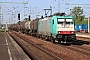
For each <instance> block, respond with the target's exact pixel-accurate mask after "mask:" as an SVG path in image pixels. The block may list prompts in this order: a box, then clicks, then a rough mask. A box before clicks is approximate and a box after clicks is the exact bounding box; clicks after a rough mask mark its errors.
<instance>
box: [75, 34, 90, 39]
mask: <svg viewBox="0 0 90 60" xmlns="http://www.w3.org/2000/svg"><path fill="white" fill-rule="evenodd" d="M76 36H79V37H87V38H90V33H76Z"/></svg>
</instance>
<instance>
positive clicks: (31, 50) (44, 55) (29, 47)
mask: <svg viewBox="0 0 90 60" xmlns="http://www.w3.org/2000/svg"><path fill="white" fill-rule="evenodd" d="M10 35H11V36H12V37H13V38H14V39H15V40H16V42H18V44H19V45H20V46H21V47H22V48H23V49H24V51H26V53H28V55H29V56H31V57H32V59H34V60H47V59H48V60H62V59H61V58H60V57H58V56H56V55H55V54H52V53H51V52H49V51H47V50H45V49H43V48H42V47H40V46H41V44H34V43H33V42H30V41H29V40H27V38H23V37H21V36H19V35H16V34H12V33H10Z"/></svg>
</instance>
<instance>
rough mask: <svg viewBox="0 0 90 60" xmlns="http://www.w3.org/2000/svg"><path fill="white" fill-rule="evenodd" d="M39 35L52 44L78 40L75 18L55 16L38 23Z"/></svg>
mask: <svg viewBox="0 0 90 60" xmlns="http://www.w3.org/2000/svg"><path fill="white" fill-rule="evenodd" d="M38 35H39V37H42V38H44V39H49V40H51V42H53V43H55V40H57V41H58V42H63V43H67V42H71V41H74V40H76V34H75V27H74V18H73V17H72V16H53V17H47V18H44V19H40V20H39V21H38Z"/></svg>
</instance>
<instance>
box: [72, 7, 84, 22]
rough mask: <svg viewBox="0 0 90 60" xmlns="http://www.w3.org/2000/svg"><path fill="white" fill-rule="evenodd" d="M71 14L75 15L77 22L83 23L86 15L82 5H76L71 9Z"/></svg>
mask: <svg viewBox="0 0 90 60" xmlns="http://www.w3.org/2000/svg"><path fill="white" fill-rule="evenodd" d="M70 10H71V12H70V15H72V16H74V20H75V23H82V22H83V21H84V19H85V16H84V15H83V12H84V11H83V9H81V7H79V6H78V7H76V6H75V7H74V8H73V9H70Z"/></svg>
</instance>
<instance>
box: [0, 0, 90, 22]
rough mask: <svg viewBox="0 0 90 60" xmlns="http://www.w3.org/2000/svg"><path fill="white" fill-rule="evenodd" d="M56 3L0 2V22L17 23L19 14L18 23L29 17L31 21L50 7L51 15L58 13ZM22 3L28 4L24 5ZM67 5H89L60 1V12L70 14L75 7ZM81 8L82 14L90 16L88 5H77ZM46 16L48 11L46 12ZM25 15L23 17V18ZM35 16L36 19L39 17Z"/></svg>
mask: <svg viewBox="0 0 90 60" xmlns="http://www.w3.org/2000/svg"><path fill="white" fill-rule="evenodd" d="M58 1H59V0H0V14H1V17H0V22H1V24H4V23H6V22H7V23H10V24H11V23H17V22H18V18H17V17H18V16H17V15H18V14H20V17H21V18H20V21H22V20H23V19H24V18H28V16H29V15H31V19H35V18H36V15H40V16H42V15H43V16H45V11H44V9H49V8H50V6H51V7H52V14H53V13H55V12H58ZM5 2H13V3H5ZM24 2H28V4H26V5H25V9H24V4H22V3H24ZM67 3H68V4H90V1H89V0H60V12H65V13H66V14H69V13H70V9H73V8H74V7H75V5H69V7H68V5H67ZM77 6H81V7H82V9H83V10H84V14H85V15H88V14H90V5H77ZM47 13H48V15H49V14H50V11H47ZM24 15H25V16H24ZM40 16H37V17H40Z"/></svg>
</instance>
